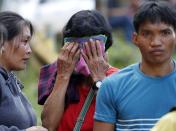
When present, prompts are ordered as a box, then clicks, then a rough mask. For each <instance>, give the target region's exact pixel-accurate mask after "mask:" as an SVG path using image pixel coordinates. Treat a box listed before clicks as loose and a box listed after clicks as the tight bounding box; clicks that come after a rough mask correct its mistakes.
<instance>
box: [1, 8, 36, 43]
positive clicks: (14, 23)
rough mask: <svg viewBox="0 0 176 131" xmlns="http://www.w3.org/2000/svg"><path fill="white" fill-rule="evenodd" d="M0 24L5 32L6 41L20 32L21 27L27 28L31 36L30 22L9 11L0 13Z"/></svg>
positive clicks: (31, 27)
mask: <svg viewBox="0 0 176 131" xmlns="http://www.w3.org/2000/svg"><path fill="white" fill-rule="evenodd" d="M0 23H2V24H3V25H4V26H5V28H6V30H7V35H8V36H7V40H8V41H9V40H12V39H13V38H14V37H15V36H17V35H18V34H19V33H20V32H21V31H22V27H23V26H28V27H29V29H30V32H31V36H32V35H33V32H34V30H33V26H32V24H31V22H30V21H28V20H25V19H24V18H23V17H22V16H20V15H19V14H17V13H14V12H11V11H4V12H0Z"/></svg>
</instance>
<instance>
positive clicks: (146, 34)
mask: <svg viewBox="0 0 176 131" xmlns="http://www.w3.org/2000/svg"><path fill="white" fill-rule="evenodd" d="M149 35H150V33H149V32H142V36H144V37H148V36H149Z"/></svg>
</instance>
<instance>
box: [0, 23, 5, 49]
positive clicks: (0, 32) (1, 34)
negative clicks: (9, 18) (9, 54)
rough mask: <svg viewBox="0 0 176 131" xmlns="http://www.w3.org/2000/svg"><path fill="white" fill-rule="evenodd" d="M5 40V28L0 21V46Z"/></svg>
mask: <svg viewBox="0 0 176 131" xmlns="http://www.w3.org/2000/svg"><path fill="white" fill-rule="evenodd" d="M6 40H7V30H6V28H5V27H4V25H3V24H1V23H0V48H1V47H2V46H3V45H4V42H5V41H6Z"/></svg>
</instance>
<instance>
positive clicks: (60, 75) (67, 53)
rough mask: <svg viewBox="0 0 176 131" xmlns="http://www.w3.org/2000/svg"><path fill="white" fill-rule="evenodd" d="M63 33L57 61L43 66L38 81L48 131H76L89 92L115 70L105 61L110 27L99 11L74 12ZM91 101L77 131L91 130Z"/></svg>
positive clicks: (93, 108) (109, 45)
mask: <svg viewBox="0 0 176 131" xmlns="http://www.w3.org/2000/svg"><path fill="white" fill-rule="evenodd" d="M62 34H63V39H62V41H63V47H62V48H61V50H60V51H59V55H58V60H57V62H55V63H53V64H51V65H46V66H44V67H43V68H42V69H41V73H40V74H41V75H40V79H39V81H40V82H39V103H40V104H44V108H43V112H42V122H43V123H42V124H43V126H45V127H46V128H48V129H49V130H50V131H55V130H57V131H73V130H75V125H76V122H77V121H79V120H80V119H79V113H80V112H81V110H82V106H83V104H84V103H85V101H86V98H87V96H88V94H89V92H90V91H91V90H92V89H93V90H95V91H97V87H96V86H95V85H97V84H96V83H101V80H103V79H104V78H105V77H106V76H108V75H110V74H112V73H113V72H115V71H117V70H118V69H117V68H114V67H111V66H110V65H109V63H108V61H107V59H106V51H107V50H108V49H109V47H111V45H112V35H111V31H110V27H109V24H108V23H107V21H106V20H105V18H104V17H103V16H102V15H101V14H100V13H99V12H98V11H92V10H82V11H79V12H77V13H75V14H74V15H73V16H72V17H71V18H70V19H69V21H68V23H67V24H66V26H65V28H64V30H63V33H62ZM94 87H95V88H94ZM44 90H45V91H46V92H44ZM40 91H41V92H40ZM47 95H49V97H48V96H47ZM47 97H48V98H47ZM91 98H92V99H93V100H92V102H91V104H90V106H89V107H88V111H87V113H86V116H85V119H84V120H83V122H82V125H81V127H80V128H81V129H80V130H84V131H92V130H93V114H94V110H95V97H94V96H92V97H91ZM45 100H46V101H45ZM44 102H45V103H44ZM80 121H81V120H80Z"/></svg>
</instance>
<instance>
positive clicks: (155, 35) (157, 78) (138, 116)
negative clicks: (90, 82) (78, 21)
mask: <svg viewBox="0 0 176 131" xmlns="http://www.w3.org/2000/svg"><path fill="white" fill-rule="evenodd" d="M133 24H134V27H135V32H134V33H133V42H134V44H135V45H136V46H137V47H138V48H139V50H140V52H141V55H142V59H141V62H139V63H137V64H133V65H130V66H128V67H126V68H124V69H122V70H121V71H120V72H119V73H115V74H113V75H112V76H110V77H107V78H106V79H105V80H104V81H103V82H102V85H101V88H100V90H99V91H98V94H97V101H96V102H97V104H96V111H95V115H94V119H95V123H94V131H114V130H117V131H122V130H123V131H137V130H140V131H147V130H150V129H151V128H152V127H153V125H154V124H155V123H156V122H157V121H158V120H159V119H160V117H161V116H163V115H164V114H165V113H167V112H168V111H169V110H170V109H171V108H172V107H173V106H174V105H176V66H175V62H174V61H173V58H172V54H173V52H174V49H175V44H176V10H175V9H174V8H173V6H172V5H170V4H169V3H166V2H161V1H150V2H146V3H143V4H142V5H141V6H140V8H139V10H138V11H137V12H136V14H135V16H134V22H133Z"/></svg>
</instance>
